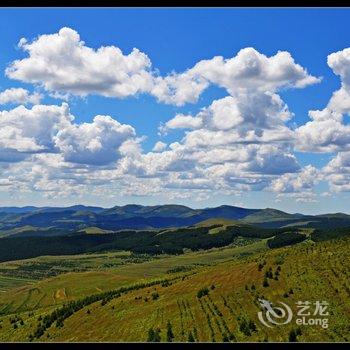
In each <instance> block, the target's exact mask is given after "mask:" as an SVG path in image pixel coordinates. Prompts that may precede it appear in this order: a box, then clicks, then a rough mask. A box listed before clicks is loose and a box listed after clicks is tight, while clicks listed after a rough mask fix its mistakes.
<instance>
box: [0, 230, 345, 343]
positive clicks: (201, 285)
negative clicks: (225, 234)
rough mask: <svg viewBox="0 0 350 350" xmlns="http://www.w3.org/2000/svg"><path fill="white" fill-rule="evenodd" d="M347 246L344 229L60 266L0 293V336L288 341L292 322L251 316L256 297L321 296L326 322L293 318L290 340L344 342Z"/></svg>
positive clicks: (5, 338)
mask: <svg viewBox="0 0 350 350" xmlns="http://www.w3.org/2000/svg"><path fill="white" fill-rule="evenodd" d="M349 248H350V238H349V237H343V238H340V239H335V240H328V241H322V242H317V243H314V242H313V241H311V240H310V239H307V240H306V241H304V242H302V243H299V244H297V245H294V246H288V247H282V248H278V249H273V250H267V249H266V241H261V240H260V241H259V242H255V243H253V244H251V245H246V246H244V247H229V248H216V249H212V250H211V251H204V252H195V253H186V254H183V255H179V256H164V257H163V256H159V257H158V259H151V260H149V261H144V262H141V263H128V264H125V265H123V266H117V267H113V268H111V269H110V270H108V271H100V272H98V271H95V272H85V273H69V274H62V275H59V276H57V277H54V278H51V279H46V280H43V281H41V282H38V283H36V284H34V285H32V286H30V287H22V288H19V289H16V290H12V291H11V292H6V293H2V295H0V304H1V306H0V307H1V310H2V313H3V316H1V317H0V325H1V327H2V328H1V329H0V340H1V341H21V340H22V341H23V340H28V339H29V337H33V336H34V335H36V337H34V338H33V339H32V338H31V339H32V340H33V341H147V340H148V339H153V340H157V338H158V336H159V337H160V340H161V341H167V338H169V337H170V338H172V337H171V334H173V338H172V340H173V341H188V340H195V341H209V342H210V341H228V340H230V341H288V339H289V336H290V332H291V331H292V330H295V329H296V325H295V324H288V325H285V326H276V327H272V328H267V327H265V326H263V325H262V324H261V323H260V322H259V320H258V318H257V312H258V311H259V310H260V305H259V303H258V298H259V297H260V298H261V297H263V298H265V299H267V300H269V301H271V302H277V301H284V302H286V303H288V305H290V306H291V307H293V305H295V302H297V301H298V300H308V301H311V302H315V301H317V300H326V301H328V302H329V303H330V306H329V310H330V311H331V314H330V316H329V328H328V329H322V328H318V327H317V326H301V327H300V332H299V331H298V334H299V335H298V336H297V339H298V340H299V341H349V340H350V328H349V324H350V322H349V321H350V316H349V315H350V298H349V297H350V285H349V281H350V278H349V277H350V276H349V275H350V272H349V270H348V269H347V266H348V263H349V260H350V259H349V258H350V255H349V254H350V253H349V252H350V250H349ZM96 257H97V256H96ZM270 269H271V270H270ZM269 271H271V272H272V276H271V277H272V278H270V277H265V276H266V275H267V276H269V275H270V273H269ZM277 271H278V272H277ZM265 279H266V281H267V283H265V282H264V280H265ZM77 281H79V283H76V282H77ZM30 288H31V290H32V292H30ZM97 288H98V289H97ZM121 288H122V289H121ZM37 289H39V291H41V293H42V294H41V296H40V297H38V296H37V293H38V294H39V292H37ZM93 289H95V290H93ZM108 291H109V292H108ZM199 291H201V292H200V293H198V292H199ZM44 294H45V296H44V297H43V295H44ZM89 295H90V297H89ZM35 298H37V299H35ZM73 299H74V300H76V302H75V303H74V304H69V303H68V304H67V301H69V300H73ZM62 303H65V305H66V306H65V307H64V308H63V309H61V311H60V312H59V313H54V314H53V313H52V312H53V311H54V310H57V309H58V308H61V307H62V306H60V305H62ZM45 315H47V317H46V318H45ZM55 315H56V316H55ZM55 317H56V318H55ZM57 317H58V318H57ZM168 321H169V323H168ZM158 329H159V332H158ZM169 329H170V331H169ZM167 334H168V336H167Z"/></svg>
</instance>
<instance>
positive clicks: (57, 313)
mask: <svg viewBox="0 0 350 350" xmlns="http://www.w3.org/2000/svg"><path fill="white" fill-rule="evenodd" d="M175 279H177V278H172V279H158V280H153V281H149V282H143V283H137V284H134V285H131V286H127V287H120V288H118V289H115V290H110V291H107V292H103V293H99V294H93V295H89V296H87V297H85V298H82V299H79V300H74V301H70V302H69V303H68V304H64V305H63V306H62V307H60V308H58V309H56V310H54V311H53V312H52V313H51V314H49V315H46V316H44V317H43V318H40V319H39V320H38V321H39V323H38V325H37V328H36V330H35V331H34V333H33V334H31V335H30V336H29V340H30V341H32V340H33V339H34V338H40V337H41V336H42V335H43V334H44V333H45V331H46V329H48V328H50V327H51V325H53V324H54V323H55V322H56V326H57V327H63V325H64V320H65V319H67V318H68V317H70V316H71V315H73V314H74V313H75V312H77V311H79V310H81V309H83V308H84V307H86V306H88V305H91V304H93V303H95V302H98V301H101V305H102V306H103V305H106V304H107V303H108V302H109V301H110V300H111V299H113V298H118V297H120V296H121V295H122V294H123V293H127V292H130V291H133V290H138V289H143V288H147V287H151V286H154V285H157V284H162V283H164V282H165V281H173V280H175ZM157 294H158V293H157Z"/></svg>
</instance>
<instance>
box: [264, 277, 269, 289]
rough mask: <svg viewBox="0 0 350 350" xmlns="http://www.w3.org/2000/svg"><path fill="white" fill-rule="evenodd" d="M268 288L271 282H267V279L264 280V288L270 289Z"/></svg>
mask: <svg viewBox="0 0 350 350" xmlns="http://www.w3.org/2000/svg"><path fill="white" fill-rule="evenodd" d="M268 286H269V282H268V281H267V279H266V278H264V281H263V287H268Z"/></svg>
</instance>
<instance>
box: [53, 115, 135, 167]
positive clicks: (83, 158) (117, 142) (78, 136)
mask: <svg viewBox="0 0 350 350" xmlns="http://www.w3.org/2000/svg"><path fill="white" fill-rule="evenodd" d="M134 136H135V130H134V128H132V127H131V126H130V125H125V124H120V123H119V122H117V121H116V120H114V119H112V118H111V117H110V116H102V115H98V116H96V117H94V119H93V121H92V123H83V124H70V125H68V126H67V127H66V128H64V129H62V130H59V131H58V133H57V134H56V136H55V137H54V142H55V146H56V147H57V148H58V149H59V150H60V152H62V154H63V156H64V160H65V161H67V162H72V163H81V164H92V165H105V164H109V163H111V162H113V161H116V160H117V159H119V158H121V154H120V152H119V148H120V146H121V145H122V144H123V142H124V141H127V140H128V139H130V138H132V137H134Z"/></svg>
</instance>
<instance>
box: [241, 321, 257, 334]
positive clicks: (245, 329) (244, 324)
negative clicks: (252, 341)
mask: <svg viewBox="0 0 350 350" xmlns="http://www.w3.org/2000/svg"><path fill="white" fill-rule="evenodd" d="M239 330H240V331H241V332H242V333H243V334H244V335H246V336H251V335H252V332H256V331H257V328H256V325H255V323H254V321H252V320H250V319H249V320H248V319H246V318H241V319H240V320H239Z"/></svg>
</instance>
